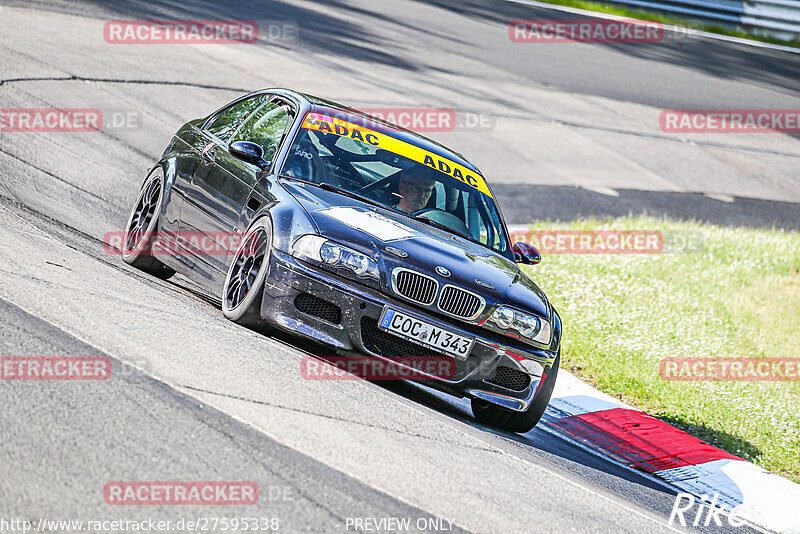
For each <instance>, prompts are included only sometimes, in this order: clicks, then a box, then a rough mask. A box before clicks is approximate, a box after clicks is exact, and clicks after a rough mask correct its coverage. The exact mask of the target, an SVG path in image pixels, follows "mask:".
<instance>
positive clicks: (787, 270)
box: [526, 217, 800, 482]
mask: <svg viewBox="0 0 800 534" xmlns="http://www.w3.org/2000/svg"><path fill="white" fill-rule="evenodd" d="M532 229H535V230H550V229H570V230H633V229H644V230H660V231H662V232H664V234H665V236H668V235H671V236H673V237H676V236H677V237H681V236H690V237H692V238H693V241H694V243H695V244H696V245H697V246H696V247H694V250H690V251H688V252H684V253H660V254H625V255H623V254H616V255H612V254H603V255H588V254H581V255H578V254H546V255H544V258H543V260H542V263H541V264H539V265H537V266H532V267H526V269H527V271H528V273H529V274H530V275H531V277H532V278H533V279H534V280H535V281H536V282H537V283H538V284H539V285H540V287H541V288H542V289H543V290H544V291H545V293H546V294H547V295H548V297H549V298H550V299H551V302H552V303H553V305H554V306H555V307H556V308H557V309H558V310H559V313H560V314H561V317H562V320H563V324H564V334H563V350H562V358H563V360H564V361H563V365H564V366H565V367H566V368H567V369H569V370H570V371H572V372H574V373H575V374H576V375H577V376H579V377H580V378H581V379H584V380H586V381H587V382H589V383H591V384H593V385H594V386H596V387H597V388H599V389H601V390H603V391H605V392H607V393H609V394H612V395H614V396H616V397H617V398H619V399H621V400H623V401H625V402H627V403H629V404H631V405H633V406H637V407H639V408H641V409H642V410H644V411H646V412H648V413H650V414H652V415H654V416H656V417H659V418H660V419H662V420H664V421H666V422H668V423H670V424H673V425H675V426H677V427H679V428H681V429H683V430H685V431H686V432H688V433H690V434H693V435H695V436H698V437H700V438H701V439H703V440H705V441H707V442H709V443H711V444H713V445H716V446H717V447H720V448H722V449H724V450H726V451H728V452H730V453H732V454H735V455H737V456H740V457H742V458H744V459H746V460H748V461H751V462H754V463H756V464H758V465H761V466H763V467H764V468H765V469H767V470H769V471H772V472H775V473H778V474H780V475H783V476H785V477H787V478H790V479H792V480H794V481H795V482H800V454H798V451H800V416H799V414H800V381H797V380H794V381H768V382H767V381H760V382H756V381H746V382H741V381H739V382H734V381H707V382H687V381H665V380H663V379H662V378H661V376H660V374H659V362H660V361H661V360H662V359H664V358H670V357H688V358H696V357H728V358H729V357H745V358H762V357H773V358H778V357H780V358H800V232H786V231H782V230H756V229H746V228H728V227H719V226H714V225H709V224H702V223H694V222H671V221H667V220H662V219H656V218H648V217H625V218H615V219H586V220H581V221H575V222H570V223H552V222H549V221H537V222H536V223H534V225H533V226H532ZM665 241H667V239H666V237H665Z"/></svg>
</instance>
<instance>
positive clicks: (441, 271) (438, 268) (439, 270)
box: [436, 265, 450, 277]
mask: <svg viewBox="0 0 800 534" xmlns="http://www.w3.org/2000/svg"><path fill="white" fill-rule="evenodd" d="M436 272H437V273H438V274H439V275H441V276H444V277H447V276H450V271H448V270H447V269H445V268H444V267H442V266H441V265H437V266H436Z"/></svg>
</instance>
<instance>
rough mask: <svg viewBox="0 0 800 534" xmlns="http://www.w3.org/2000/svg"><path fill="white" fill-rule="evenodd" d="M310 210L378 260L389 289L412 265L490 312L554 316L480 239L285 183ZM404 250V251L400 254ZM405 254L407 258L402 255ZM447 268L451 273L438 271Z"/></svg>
mask: <svg viewBox="0 0 800 534" xmlns="http://www.w3.org/2000/svg"><path fill="white" fill-rule="evenodd" d="M282 185H283V186H284V187H285V188H286V190H287V191H289V193H291V194H292V196H294V197H295V198H296V199H297V200H298V201H299V202H300V203H301V204H302V206H303V207H304V208H305V210H306V211H307V212H308V214H309V215H310V217H311V218H312V219H313V222H314V224H315V225H316V226H317V228H318V230H319V233H320V234H321V235H323V236H325V237H327V238H329V239H332V240H334V241H336V242H338V243H341V244H343V245H347V246H350V247H352V248H354V249H356V250H359V251H361V252H364V253H367V254H370V255H371V256H373V257H374V258H375V260H376V261H377V262H378V264H379V266H380V267H381V272H382V273H384V278H385V279H384V280H382V285H383V287H384V288H389V287H390V276H391V272H392V270H393V269H394V268H395V267H405V268H408V269H412V270H415V271H418V272H421V273H423V274H426V275H428V276H432V277H433V278H435V279H437V280H438V281H439V283H440V285H445V284H453V285H456V286H458V287H462V288H464V289H468V290H470V291H472V292H474V293H477V294H478V295H480V296H482V297H483V298H484V299H486V304H487V306H486V308H485V311H484V314H485V315H488V312H489V311H490V310H491V308H492V307H493V305H494V304H495V303H498V302H502V303H503V304H506V305H509V306H513V307H515V308H519V309H522V310H525V311H530V312H533V313H536V314H537V315H539V316H541V317H545V318H547V319H550V317H551V315H550V306H549V304H548V303H547V298H546V297H545V295H544V293H543V292H542V291H541V290H540V289H539V287H538V286H537V285H536V284H535V283H534V282H533V281H532V280H531V279H530V278H528V277H527V276H526V275H525V274H524V273H523V272H522V271H521V270H520V269H519V267H518V266H517V264H516V263H514V262H512V261H511V260H509V259H508V258H506V257H505V256H502V255H500V254H497V253H495V252H493V251H491V250H489V249H487V248H486V247H483V246H481V245H479V244H477V243H474V242H472V241H469V240H467V239H463V238H461V237H458V236H456V235H453V234H450V233H448V232H445V231H442V230H439V229H438V228H434V227H432V226H429V225H426V224H424V223H420V222H418V221H415V220H413V219H411V218H409V217H405V216H404V215H402V214H400V213H396V212H393V211H391V210H387V209H382V208H378V207H376V206H372V205H370V204H367V203H364V202H361V201H359V200H357V199H353V198H350V197H347V196H344V195H340V194H338V193H336V192H333V191H327V190H324V189H321V188H318V187H316V186H313V185H309V184H304V183H300V182H283V184H282ZM398 251H399V252H398ZM403 253H405V254H406V256H403ZM437 266H439V267H444V268H445V269H447V270H448V271H449V272H450V276H442V275H441V274H440V273H437V270H436V267H437Z"/></svg>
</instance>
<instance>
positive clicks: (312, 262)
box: [121, 89, 561, 432]
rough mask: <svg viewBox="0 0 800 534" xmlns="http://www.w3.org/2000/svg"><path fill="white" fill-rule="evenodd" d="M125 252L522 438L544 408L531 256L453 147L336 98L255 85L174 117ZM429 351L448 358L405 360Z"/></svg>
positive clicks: (553, 360) (554, 358)
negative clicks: (177, 124)
mask: <svg viewBox="0 0 800 534" xmlns="http://www.w3.org/2000/svg"><path fill="white" fill-rule="evenodd" d="M186 236H194V237H197V236H199V237H200V239H201V240H207V241H210V242H213V243H220V242H223V243H225V247H223V252H221V253H220V252H219V251H218V250H217V252H216V253H209V252H208V249H206V248H204V247H197V246H196V244H197V240H195V239H191V238H187V237H186ZM165 244H168V246H165ZM121 248H122V256H123V259H124V260H125V261H126V262H127V263H129V264H131V265H133V266H135V267H137V268H139V269H142V270H143V271H146V272H148V273H150V274H152V275H154V276H158V277H161V278H168V277H170V276H172V274H174V273H175V272H179V273H181V274H183V275H185V276H187V277H189V278H190V279H192V280H194V281H196V282H197V283H198V284H200V285H201V286H203V287H204V288H206V289H207V290H208V291H211V292H213V293H214V294H217V295H219V296H220V298H221V300H222V311H223V313H224V315H225V317H227V318H228V319H230V320H232V321H235V322H237V323H240V324H244V325H248V326H254V325H256V324H263V325H265V326H269V327H272V328H277V329H281V330H285V331H288V332H292V333H294V334H297V335H300V336H303V337H304V338H308V339H311V340H314V341H316V342H318V343H320V344H322V345H323V346H325V347H328V348H329V349H330V350H331V351H332V352H333V353H335V354H337V355H343V356H357V357H360V358H365V357H368V358H371V359H377V361H381V362H383V363H384V364H386V365H391V366H396V367H398V368H401V369H403V368H406V367H408V368H411V369H413V370H414V371H415V374H414V375H413V376H414V380H425V384H426V385H428V386H431V387H434V388H437V389H439V390H442V391H445V392H447V393H450V394H452V395H456V396H459V397H465V396H466V397H468V398H470V399H471V402H472V408H473V412H474V414H475V417H476V418H477V419H478V420H479V421H481V422H483V423H486V424H489V425H492V426H496V427H499V428H503V429H506V430H510V431H514V432H526V431H528V430H530V429H531V428H533V427H534V425H536V423H537V422H538V420H539V419H540V417H541V416H542V414H543V412H544V410H545V408H546V407H547V404H548V402H549V400H550V396H551V393H552V390H553V386H554V384H555V380H556V375H557V373H558V367H559V360H560V342H561V321H560V319H559V316H558V314H557V313H556V310H555V309H554V308H553V307H552V306H551V304H550V303H549V302H548V300H547V298H546V297H545V295H544V293H543V292H542V291H541V290H540V289H539V287H538V286H537V285H536V284H535V283H534V282H533V281H532V280H531V279H530V278H529V277H528V276H527V275H526V274H525V273H524V272H523V271H522V270H520V268H519V266H518V265H517V264H520V263H521V264H535V263H538V262H539V261H540V256H539V253H538V252H537V251H536V249H535V248H533V247H531V246H530V245H527V244H525V243H521V242H520V243H512V241H511V238H510V236H509V232H508V230H507V228H506V225H505V223H504V221H503V218H502V215H501V213H500V210H499V209H498V207H497V205H496V203H495V200H494V198H493V195H492V191H491V189H490V188H489V186H488V184H487V183H486V181H485V179H484V177H483V176H482V175H481V173H480V172H479V171H478V169H477V168H476V167H475V166H474V165H472V164H471V163H470V162H469V161H467V160H466V159H465V158H464V157H462V156H461V155H459V154H457V153H456V152H453V151H451V150H449V149H447V148H445V147H444V146H442V145H439V144H437V143H435V142H433V141H431V140H429V139H426V138H424V137H422V136H420V135H417V134H415V133H412V132H410V131H407V130H404V129H402V128H399V127H397V126H394V125H392V124H389V123H387V122H384V121H381V120H379V119H376V118H374V117H371V116H369V115H366V114H363V113H360V112H358V111H357V110H354V109H351V108H348V107H346V106H342V105H339V104H336V103H333V102H329V101H326V100H322V99H319V98H316V97H313V96H310V95H306V94H301V93H297V92H294V91H289V90H285V89H267V90H262V91H257V92H254V93H251V94H248V95H245V96H243V97H241V98H238V99H237V100H235V101H233V102H231V103H229V104H227V105H226V106H224V107H223V108H222V109H220V110H218V111H215V112H214V113H212V114H211V115H209V116H207V117H203V118H200V119H196V120H193V121H190V122H189V123H187V124H185V125H184V126H183V127H182V128H181V129H180V130H178V132H177V133H176V134H175V135H174V137H173V138H172V140H171V142H170V143H169V145H168V146H167V148H166V150H165V151H164V154H163V156H162V157H161V159H160V160H159V161H158V162H157V163H156V164H155V166H154V167H153V169H152V170H151V171H150V173H149V174H148V176H147V178H146V179H145V181H144V183H143V185H142V188H141V192H140V194H139V197H138V200H137V201H136V204H135V206H134V208H133V212H132V214H131V216H130V219H129V221H128V224H127V227H126V231H125V234H124V239H123V241H122V246H121ZM157 249H158V250H161V251H162V252H163V250H166V249H168V250H169V251H170V253H158V250H157ZM430 359H433V360H435V361H439V362H442V361H443V362H446V363H448V364H449V365H446V366H437V367H425V368H422V370H421V368H419V367H416V366H415V365H414V364H413V363H412V362H415V361H425V360H430ZM437 370H440V371H441V370H444V371H443V372H437Z"/></svg>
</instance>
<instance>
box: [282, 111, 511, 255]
mask: <svg viewBox="0 0 800 534" xmlns="http://www.w3.org/2000/svg"><path fill="white" fill-rule="evenodd" d="M370 126H371V127H365V126H362V125H360V124H354V123H352V122H348V121H345V120H341V119H339V118H334V117H329V116H326V115H320V114H317V113H313V112H312V113H309V114H308V115H307V116H306V117H305V118H304V120H303V124H302V125H301V128H300V130H299V131H298V133H297V135H296V137H295V139H294V142H293V143H292V146H291V148H290V149H289V154H288V156H287V158H286V162H285V163H284V165H283V168H282V170H281V174H283V175H286V176H289V177H294V178H299V179H301V180H306V181H309V182H313V183H317V184H323V183H324V184H328V185H329V186H333V187H335V188H337V189H343V190H346V191H348V192H350V193H354V194H356V195H359V196H361V197H365V198H367V199H369V200H371V201H373V202H376V203H378V204H380V205H381V206H384V207H386V208H389V209H394V210H399V211H402V212H404V213H407V214H409V215H410V216H412V217H415V218H417V219H425V220H426V222H429V223H431V224H432V225H434V226H438V227H440V228H442V229H447V230H448V231H450V232H452V233H455V234H459V235H461V236H463V237H466V238H468V239H470V240H473V241H476V242H478V243H480V244H482V245H484V246H486V247H489V248H491V249H493V250H496V251H498V252H507V249H508V239H507V238H506V235H505V232H504V231H503V225H502V223H501V221H500V215H499V213H498V211H497V207H496V206H495V203H494V201H493V199H492V197H491V192H490V191H489V189H488V187H487V186H486V183H485V181H484V179H483V177H482V176H481V175H480V174H478V173H477V172H475V171H473V170H471V169H469V168H467V167H464V166H462V165H460V164H459V163H457V162H454V161H452V160H450V159H448V158H444V157H442V156H439V155H437V154H435V153H433V152H429V151H428V150H425V149H423V148H421V147H418V146H416V145H412V144H410V143H407V142H405V141H402V140H400V139H397V138H395V137H392V136H390V135H388V134H387V129H386V127H385V126H378V125H377V124H376V125H370Z"/></svg>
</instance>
